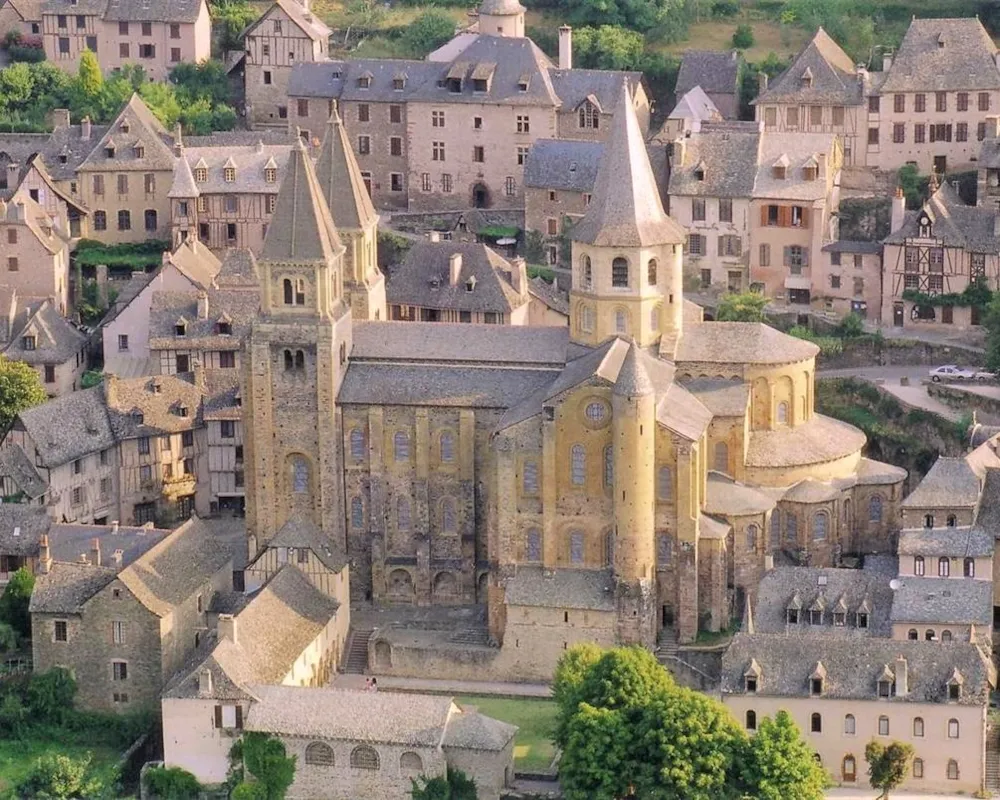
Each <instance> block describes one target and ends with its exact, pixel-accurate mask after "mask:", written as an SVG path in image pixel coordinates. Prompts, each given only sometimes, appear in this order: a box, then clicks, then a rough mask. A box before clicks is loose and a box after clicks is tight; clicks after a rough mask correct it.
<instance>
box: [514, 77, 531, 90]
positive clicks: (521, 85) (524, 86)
mask: <svg viewBox="0 0 1000 800" xmlns="http://www.w3.org/2000/svg"><path fill="white" fill-rule="evenodd" d="M530 85H531V76H530V75H522V76H521V77H520V78H518V79H517V90H518V91H519V92H526V91H528V86H530Z"/></svg>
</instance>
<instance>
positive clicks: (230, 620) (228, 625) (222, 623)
mask: <svg viewBox="0 0 1000 800" xmlns="http://www.w3.org/2000/svg"><path fill="white" fill-rule="evenodd" d="M219 639H220V640H222V639H228V640H229V641H231V642H232V643H233V644H238V642H237V640H236V617H234V616H233V615H232V614H219Z"/></svg>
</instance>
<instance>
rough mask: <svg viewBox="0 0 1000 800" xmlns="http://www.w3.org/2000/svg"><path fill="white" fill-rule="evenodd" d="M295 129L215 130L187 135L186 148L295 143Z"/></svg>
mask: <svg viewBox="0 0 1000 800" xmlns="http://www.w3.org/2000/svg"><path fill="white" fill-rule="evenodd" d="M297 138H298V137H296V135H295V132H294V131H290V130H288V129H287V128H264V129H261V130H256V131H214V132H213V133H208V134H205V135H204V136H185V137H183V139H182V142H183V144H184V147H185V149H187V148H189V147H190V148H192V149H196V148H199V147H256V146H257V143H258V142H263V143H264V144H265V145H281V144H284V145H288V146H289V147H291V145H293V144H295V140H296V139H297Z"/></svg>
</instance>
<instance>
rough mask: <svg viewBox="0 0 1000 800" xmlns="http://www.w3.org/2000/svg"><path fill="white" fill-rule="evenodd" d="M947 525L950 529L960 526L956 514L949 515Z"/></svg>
mask: <svg viewBox="0 0 1000 800" xmlns="http://www.w3.org/2000/svg"><path fill="white" fill-rule="evenodd" d="M946 524H947V525H948V527H949V528H954V527H955V526H956V525H957V524H958V519H957V518H956V517H955V515H954V514H949V515H948V519H947V520H946Z"/></svg>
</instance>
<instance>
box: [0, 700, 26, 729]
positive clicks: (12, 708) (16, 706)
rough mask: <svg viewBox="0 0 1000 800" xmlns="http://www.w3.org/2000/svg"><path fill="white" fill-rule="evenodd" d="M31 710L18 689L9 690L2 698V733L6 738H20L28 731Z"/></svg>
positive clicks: (0, 727) (0, 719) (0, 716)
mask: <svg viewBox="0 0 1000 800" xmlns="http://www.w3.org/2000/svg"><path fill="white" fill-rule="evenodd" d="M30 721H31V712H30V711H29V710H28V707H27V706H26V705H25V704H24V701H23V700H22V699H21V695H20V694H19V693H18V692H16V691H8V692H7V693H6V694H4V695H3V699H2V700H0V731H2V732H3V733H2V734H0V736H2V738H4V739H20V738H21V736H22V735H23V734H24V733H26V732H27V730H28V726H29V724H30Z"/></svg>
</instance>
